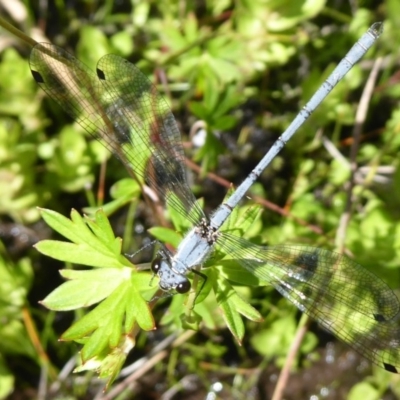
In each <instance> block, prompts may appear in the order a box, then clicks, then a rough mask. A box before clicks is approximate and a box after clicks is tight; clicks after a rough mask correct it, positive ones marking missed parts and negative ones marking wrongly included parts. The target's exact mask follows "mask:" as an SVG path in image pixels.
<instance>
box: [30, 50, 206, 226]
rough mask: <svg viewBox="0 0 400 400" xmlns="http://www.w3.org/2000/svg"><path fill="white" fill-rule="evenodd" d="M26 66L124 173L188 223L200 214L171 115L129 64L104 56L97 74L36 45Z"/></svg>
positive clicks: (66, 56) (64, 55) (62, 54)
mask: <svg viewBox="0 0 400 400" xmlns="http://www.w3.org/2000/svg"><path fill="white" fill-rule="evenodd" d="M30 67H31V71H32V75H33V77H34V79H35V80H36V82H37V83H38V84H39V85H40V87H41V88H42V89H43V90H44V91H45V92H46V93H47V94H48V95H49V96H50V97H52V98H53V99H54V100H56V101H57V102H58V103H59V104H60V105H61V107H62V108H63V109H64V110H65V111H66V112H67V113H68V114H70V115H71V116H72V117H73V118H74V119H75V120H76V121H77V122H78V123H79V124H80V125H81V126H82V127H83V128H84V129H85V130H86V131H87V132H88V133H89V134H90V135H92V136H93V137H94V138H96V139H98V140H101V142H102V143H103V144H105V146H106V147H107V148H108V149H109V150H111V151H112V152H113V153H114V155H115V156H116V157H117V158H119V159H120V160H121V161H122V163H123V164H124V165H125V167H126V168H127V169H128V171H129V172H131V171H134V173H135V174H137V175H138V176H140V177H142V178H143V179H144V180H145V181H146V182H147V183H148V184H149V186H151V187H152V188H153V189H154V190H155V191H156V192H157V193H159V194H160V196H161V198H162V199H163V201H165V202H166V203H167V204H168V205H169V206H170V207H173V208H174V209H176V210H177V211H178V212H179V213H180V214H182V215H184V216H186V217H187V218H188V219H189V220H190V221H191V222H192V223H193V224H195V223H197V222H198V221H199V220H200V218H202V217H203V215H204V214H203V212H202V210H201V207H200V206H199V205H198V204H197V202H196V199H195V197H194V196H193V194H192V192H191V190H190V187H189V185H188V182H187V178H186V172H185V168H184V165H183V158H184V155H183V149H182V145H181V141H180V139H181V138H180V133H179V129H178V127H177V124H176V121H175V118H174V116H173V115H172V112H171V110H170V108H169V106H168V104H167V103H166V101H165V99H164V98H163V97H162V96H161V95H160V94H159V93H158V91H157V89H156V87H155V86H154V85H153V84H152V83H151V82H150V81H149V79H148V78H147V77H146V76H145V75H144V74H143V73H142V72H140V71H139V70H138V69H137V68H136V67H135V66H134V65H133V64H131V63H129V62H128V61H126V60H124V59H123V58H121V57H118V56H116V55H112V54H110V55H106V56H104V57H103V58H101V59H100V61H99V63H98V67H97V76H96V75H95V74H94V73H93V72H92V71H91V70H90V69H89V68H88V67H87V66H85V65H84V64H83V63H81V62H80V61H78V60H77V59H76V58H75V57H74V56H72V55H71V54H69V53H68V52H66V51H64V50H63V49H61V48H59V47H57V46H54V45H52V44H48V43H39V44H38V45H36V46H35V47H34V48H33V49H32V52H31V56H30Z"/></svg>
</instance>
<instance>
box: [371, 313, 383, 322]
mask: <svg viewBox="0 0 400 400" xmlns="http://www.w3.org/2000/svg"><path fill="white" fill-rule="evenodd" d="M373 316H374V318H375V321H377V322H385V321H386V319H385V317H384V316H383V315H382V314H373Z"/></svg>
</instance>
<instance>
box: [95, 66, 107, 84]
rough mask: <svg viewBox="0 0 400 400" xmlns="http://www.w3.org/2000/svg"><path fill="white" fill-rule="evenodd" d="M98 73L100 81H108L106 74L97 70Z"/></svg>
mask: <svg viewBox="0 0 400 400" xmlns="http://www.w3.org/2000/svg"><path fill="white" fill-rule="evenodd" d="M96 73H97V77H98V78H99V79H101V80H103V81H105V80H106V76H105V75H104V72H103V71H102V70H101V69H99V68H96Z"/></svg>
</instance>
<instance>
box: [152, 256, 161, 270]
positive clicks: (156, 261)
mask: <svg viewBox="0 0 400 400" xmlns="http://www.w3.org/2000/svg"><path fill="white" fill-rule="evenodd" d="M161 261H162V258H161V257H160V256H158V257H156V258H155V259H154V260H153V262H152V263H151V270H152V271H153V274H156V273H157V272H158V271H159V270H160V268H161Z"/></svg>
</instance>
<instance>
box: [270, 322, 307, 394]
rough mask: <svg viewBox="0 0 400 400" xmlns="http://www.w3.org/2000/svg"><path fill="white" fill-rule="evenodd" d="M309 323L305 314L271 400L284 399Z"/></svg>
mask: <svg viewBox="0 0 400 400" xmlns="http://www.w3.org/2000/svg"><path fill="white" fill-rule="evenodd" d="M308 323H309V318H308V316H307V315H305V314H303V315H302V317H301V319H300V322H299V326H298V328H297V331H296V335H295V337H294V338H293V342H292V345H291V346H290V349H289V351H288V354H287V356H286V360H285V365H284V366H283V368H282V370H281V372H280V374H279V378H278V381H277V383H276V386H275V389H274V394H273V395H272V398H271V400H280V399H282V396H283V391H284V389H285V387H286V385H287V382H288V380H289V375H290V370H291V368H292V365H293V361H294V359H295V358H296V354H297V352H298V351H299V348H300V346H301V343H302V341H303V338H304V336H305V334H306V333H307V330H308Z"/></svg>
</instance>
